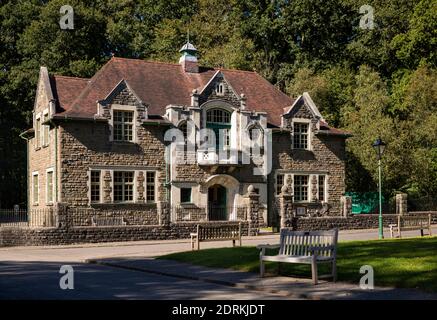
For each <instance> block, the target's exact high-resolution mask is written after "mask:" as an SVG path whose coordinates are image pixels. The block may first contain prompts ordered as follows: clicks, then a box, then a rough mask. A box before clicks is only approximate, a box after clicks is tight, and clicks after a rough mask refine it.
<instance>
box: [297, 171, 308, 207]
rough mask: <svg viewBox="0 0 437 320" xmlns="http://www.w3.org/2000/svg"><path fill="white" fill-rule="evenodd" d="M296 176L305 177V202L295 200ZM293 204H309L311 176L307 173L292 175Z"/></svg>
mask: <svg viewBox="0 0 437 320" xmlns="http://www.w3.org/2000/svg"><path fill="white" fill-rule="evenodd" d="M296 176H306V177H307V185H306V187H307V199H306V200H296V192H295V186H296ZM293 195H294V197H293V202H295V203H309V202H311V175H310V174H307V173H295V174H293Z"/></svg>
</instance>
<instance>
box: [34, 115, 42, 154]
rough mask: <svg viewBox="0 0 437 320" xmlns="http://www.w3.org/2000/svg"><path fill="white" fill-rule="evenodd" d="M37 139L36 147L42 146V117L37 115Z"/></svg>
mask: <svg viewBox="0 0 437 320" xmlns="http://www.w3.org/2000/svg"><path fill="white" fill-rule="evenodd" d="M35 140H36V147H37V148H39V147H41V117H40V116H37V117H36V119H35Z"/></svg>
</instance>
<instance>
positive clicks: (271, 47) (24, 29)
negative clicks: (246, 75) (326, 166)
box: [0, 0, 437, 207]
mask: <svg viewBox="0 0 437 320" xmlns="http://www.w3.org/2000/svg"><path fill="white" fill-rule="evenodd" d="M64 4H65V2H64V1H61V0H45V1H41V0H7V1H2V2H1V4H0V122H1V124H2V125H1V126H0V134H1V135H0V166H1V171H0V178H1V181H0V207H1V206H11V205H12V204H14V203H19V202H21V203H24V202H25V200H26V187H25V185H26V177H25V172H26V149H25V143H24V141H23V140H22V139H20V138H19V133H20V132H22V131H24V130H26V129H28V128H29V127H30V126H31V117H30V115H31V110H32V107H33V102H34V97H35V90H36V81H37V76H38V69H39V66H41V65H44V66H47V67H48V68H49V71H50V72H52V73H57V74H63V75H70V76H79V77H90V76H92V75H93V74H94V73H95V72H96V70H98V69H99V68H100V67H101V66H102V65H103V64H104V63H105V62H106V61H107V60H108V59H109V58H110V57H111V55H116V56H121V57H127V58H140V59H153V60H161V61H168V62H176V61H177V60H178V57H179V52H178V49H179V48H180V47H181V46H182V45H183V43H184V42H185V41H186V38H187V31H188V30H189V33H190V40H191V42H192V43H194V45H195V46H196V47H197V48H198V49H199V58H200V61H201V63H202V64H203V65H206V66H214V67H224V68H238V69H244V70H256V71H257V72H259V73H260V74H261V75H263V76H265V77H266V78H267V79H268V80H270V81H272V82H273V83H274V84H275V85H276V86H277V87H278V88H280V89H282V90H284V91H285V92H287V93H288V94H289V95H291V96H298V95H300V94H302V92H304V91H308V92H310V94H311V96H312V97H313V99H314V101H315V102H316V103H317V105H318V106H319V108H320V111H321V112H322V113H323V115H324V117H325V118H326V119H327V120H328V122H329V123H330V124H331V125H334V126H337V127H339V128H343V129H346V130H349V131H351V132H352V133H353V135H354V136H353V138H351V139H350V140H349V142H348V147H347V151H348V158H347V185H348V189H349V190H350V191H354V190H355V191H360V190H373V189H374V188H375V178H376V171H375V168H376V165H375V155H374V151H373V150H372V148H371V144H372V142H373V140H374V139H375V138H376V137H378V136H379V135H380V136H381V137H382V139H383V140H385V141H386V142H387V152H386V154H385V155H384V158H383V166H384V184H383V187H384V191H385V192H386V193H387V194H391V193H393V192H394V191H398V190H403V191H406V192H410V193H416V194H418V195H419V196H427V197H434V198H436V197H437V182H436V181H437V150H436V146H437V137H436V135H437V128H436V124H437V119H436V117H437V108H436V97H437V89H436V85H437V81H436V80H437V79H436V69H435V68H436V52H437V50H436V39H437V34H436V33H437V25H436V19H435V16H436V13H437V2H436V0H369V1H366V3H361V2H359V1H358V2H357V1H354V0H326V1H318V0H294V1H289V0H231V1H225V0H139V1H134V0H121V1H110V0H95V1H92V2H84V1H80V0H71V1H69V5H71V6H72V7H73V9H74V14H75V17H74V19H75V20H74V22H75V28H74V29H73V30H61V29H60V28H59V18H60V16H61V14H60V12H59V9H60V7H61V6H62V5H64ZM363 4H369V5H371V6H372V7H373V8H374V22H375V26H374V28H373V29H361V28H360V27H359V21H360V19H361V18H362V16H361V14H360V13H359V8H360V7H361V5H363Z"/></svg>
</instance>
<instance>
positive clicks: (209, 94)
mask: <svg viewBox="0 0 437 320" xmlns="http://www.w3.org/2000/svg"><path fill="white" fill-rule="evenodd" d="M215 99H216V100H223V101H226V102H228V103H230V104H231V105H233V106H234V107H236V108H240V107H241V101H242V100H244V97H243V98H242V97H241V96H240V95H239V94H237V92H236V91H235V90H234V88H232V86H231V85H230V83H229V82H228V81H227V80H226V78H225V75H224V74H223V73H222V72H221V71H220V70H218V71H217V72H216V73H215V74H214V75H213V76H212V77H211V79H210V80H209V81H208V83H207V84H206V85H205V86H204V87H203V88H202V89H201V91H200V93H199V103H200V104H203V103H205V102H207V101H209V100H215Z"/></svg>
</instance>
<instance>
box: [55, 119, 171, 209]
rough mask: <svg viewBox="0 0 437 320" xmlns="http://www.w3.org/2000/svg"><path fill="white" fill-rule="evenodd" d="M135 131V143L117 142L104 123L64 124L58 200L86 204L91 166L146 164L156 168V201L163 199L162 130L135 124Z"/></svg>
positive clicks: (130, 166)
mask: <svg viewBox="0 0 437 320" xmlns="http://www.w3.org/2000/svg"><path fill="white" fill-rule="evenodd" d="M136 131H137V135H138V143H129V142H126V143H117V142H110V141H109V135H110V132H109V126H108V124H106V123H93V122H69V123H68V122H67V123H63V124H62V131H61V145H62V150H61V155H60V156H61V166H62V167H61V182H62V189H61V201H62V202H65V203H68V204H69V205H71V206H88V204H89V196H88V187H87V186H88V184H89V183H88V181H89V177H88V171H89V168H90V167H92V166H113V167H114V166H116V167H125V168H126V167H129V168H134V167H140V168H144V167H147V168H150V170H156V171H157V173H158V174H157V177H156V178H157V181H156V184H157V185H158V189H157V195H156V201H162V200H164V198H165V194H166V192H165V191H166V190H165V187H164V183H165V162H164V143H163V130H162V128H158V127H147V128H144V127H137V130H136ZM103 170H104V169H103ZM120 207H123V205H120Z"/></svg>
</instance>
